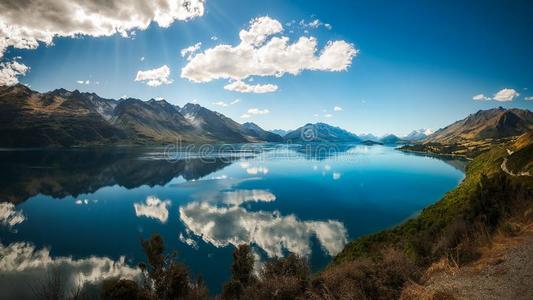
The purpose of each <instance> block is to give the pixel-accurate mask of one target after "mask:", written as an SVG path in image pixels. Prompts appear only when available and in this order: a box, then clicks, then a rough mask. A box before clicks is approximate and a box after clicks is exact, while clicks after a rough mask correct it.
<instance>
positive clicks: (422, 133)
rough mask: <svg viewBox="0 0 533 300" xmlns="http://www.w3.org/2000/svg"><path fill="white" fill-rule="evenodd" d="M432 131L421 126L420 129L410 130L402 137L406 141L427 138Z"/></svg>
mask: <svg viewBox="0 0 533 300" xmlns="http://www.w3.org/2000/svg"><path fill="white" fill-rule="evenodd" d="M432 133H433V130H431V129H423V128H422V129H418V130H413V131H411V132H410V133H409V134H408V135H406V136H404V137H402V139H403V140H406V141H411V142H414V141H421V140H423V139H425V138H427V137H428V136H429V135H430V134H432Z"/></svg>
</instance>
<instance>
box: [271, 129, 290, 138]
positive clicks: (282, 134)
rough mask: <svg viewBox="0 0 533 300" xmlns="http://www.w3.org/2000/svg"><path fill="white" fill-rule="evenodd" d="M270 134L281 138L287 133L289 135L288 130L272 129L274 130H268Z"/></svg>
mask: <svg viewBox="0 0 533 300" xmlns="http://www.w3.org/2000/svg"><path fill="white" fill-rule="evenodd" d="M270 132H272V133H275V134H277V135H279V136H281V137H284V136H285V135H286V134H287V133H289V130H284V129H274V130H270Z"/></svg>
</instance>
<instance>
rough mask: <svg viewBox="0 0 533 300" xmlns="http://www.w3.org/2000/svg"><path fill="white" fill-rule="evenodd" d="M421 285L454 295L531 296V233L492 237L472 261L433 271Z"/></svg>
mask: <svg viewBox="0 0 533 300" xmlns="http://www.w3.org/2000/svg"><path fill="white" fill-rule="evenodd" d="M424 289H425V290H426V291H432V292H437V291H438V292H444V293H445V294H448V295H451V296H454V297H456V298H457V299H512V300H522V299H524V300H526V299H527V300H531V299H533V233H532V232H528V233H526V234H524V235H523V236H519V237H515V238H506V239H500V240H499V241H495V244H493V246H492V247H491V248H490V249H489V250H487V251H485V252H484V254H483V256H482V258H481V259H480V260H479V261H478V262H476V263H475V264H473V265H471V266H467V267H462V268H458V269H456V270H455V271H442V272H438V273H436V274H432V275H431V277H430V279H429V280H428V281H427V282H426V284H424Z"/></svg>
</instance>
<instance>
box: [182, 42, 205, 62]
mask: <svg viewBox="0 0 533 300" xmlns="http://www.w3.org/2000/svg"><path fill="white" fill-rule="evenodd" d="M200 47H202V43H196V44H194V45H192V46H189V47H187V48H184V49H181V51H180V54H181V57H187V60H191V58H192V56H193V55H194V53H196V51H198V50H200Z"/></svg>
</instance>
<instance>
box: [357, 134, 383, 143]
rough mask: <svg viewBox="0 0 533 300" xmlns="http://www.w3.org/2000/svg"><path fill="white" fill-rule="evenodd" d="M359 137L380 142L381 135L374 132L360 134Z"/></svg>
mask: <svg viewBox="0 0 533 300" xmlns="http://www.w3.org/2000/svg"><path fill="white" fill-rule="evenodd" d="M358 137H359V138H360V139H361V140H364V141H372V142H379V137H377V136H375V135H373V134H372V133H364V134H359V135H358Z"/></svg>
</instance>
